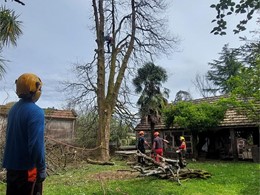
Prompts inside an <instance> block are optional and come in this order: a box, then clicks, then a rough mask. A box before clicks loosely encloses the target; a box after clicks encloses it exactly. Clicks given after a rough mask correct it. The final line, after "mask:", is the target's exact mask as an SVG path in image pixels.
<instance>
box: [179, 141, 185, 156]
mask: <svg viewBox="0 0 260 195" xmlns="http://www.w3.org/2000/svg"><path fill="white" fill-rule="evenodd" d="M180 142H181V144H180V146H179V150H180V153H181V157H182V158H185V154H186V151H187V146H186V142H185V138H184V137H183V136H180Z"/></svg>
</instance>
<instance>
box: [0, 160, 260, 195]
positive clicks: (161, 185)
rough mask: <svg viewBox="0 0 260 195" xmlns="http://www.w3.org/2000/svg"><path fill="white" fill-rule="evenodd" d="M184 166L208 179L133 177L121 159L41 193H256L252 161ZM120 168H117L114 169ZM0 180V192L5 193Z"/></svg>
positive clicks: (51, 180) (83, 170)
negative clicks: (177, 180)
mask: <svg viewBox="0 0 260 195" xmlns="http://www.w3.org/2000/svg"><path fill="white" fill-rule="evenodd" d="M188 168H191V169H201V170H205V171H208V172H209V173H211V174H212V177H211V178H209V179H206V180H204V179H189V180H185V181H181V182H182V185H179V184H178V183H177V182H175V181H169V180H162V179H158V178H156V177H144V178H140V177H138V178H136V173H131V172H130V171H123V170H126V169H130V167H129V166H127V165H125V163H124V162H120V161H117V162H116V165H115V166H98V165H89V164H87V165H81V166H80V168H77V169H69V170H67V171H66V172H63V173H61V174H59V175H52V176H49V177H48V178H47V179H46V181H45V182H44V195H103V194H105V195H139V194H142V195H179V194H180V195H183V194H187V195H218V194H219V195H239V194H245V195H248V194H250V195H259V194H260V164H257V163H252V162H223V161H222V162H220V161H207V162H189V164H188ZM118 170H120V171H118ZM4 192H5V184H3V183H2V184H1V183H0V195H2V194H5V193H4Z"/></svg>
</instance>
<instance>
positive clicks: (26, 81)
mask: <svg viewBox="0 0 260 195" xmlns="http://www.w3.org/2000/svg"><path fill="white" fill-rule="evenodd" d="M15 84H16V94H17V95H18V97H19V98H23V99H31V100H32V101H33V102H36V101H37V100H38V99H39V98H40V96H41V88H42V81H41V79H40V78H39V77H38V76H36V75H35V74H32V73H25V74H22V75H21V76H20V77H19V78H18V79H17V80H16V81H15Z"/></svg>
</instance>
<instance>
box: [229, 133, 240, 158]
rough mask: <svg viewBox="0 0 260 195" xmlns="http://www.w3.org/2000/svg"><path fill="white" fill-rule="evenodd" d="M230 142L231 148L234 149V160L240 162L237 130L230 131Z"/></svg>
mask: <svg viewBox="0 0 260 195" xmlns="http://www.w3.org/2000/svg"><path fill="white" fill-rule="evenodd" d="M229 133H230V139H231V140H230V141H231V147H232V154H233V157H234V160H238V154H237V142H236V137H235V130H234V129H230V132H229Z"/></svg>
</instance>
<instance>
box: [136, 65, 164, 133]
mask: <svg viewBox="0 0 260 195" xmlns="http://www.w3.org/2000/svg"><path fill="white" fill-rule="evenodd" d="M167 78H168V77H167V73H166V70H165V69H163V68H162V67H160V66H156V65H155V64H154V63H151V62H150V63H146V64H144V66H143V67H141V68H139V69H138V72H137V75H136V77H135V78H134V79H133V84H134V86H135V92H136V93H137V94H141V96H140V97H139V99H138V101H137V105H138V106H139V111H140V115H141V117H143V116H148V117H149V119H150V122H151V130H153V126H154V124H156V123H157V122H158V118H159V117H160V116H161V110H162V108H163V107H164V106H165V105H166V104H167V99H166V98H168V94H169V90H168V89H167V88H163V90H162V83H164V82H166V81H167Z"/></svg>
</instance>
